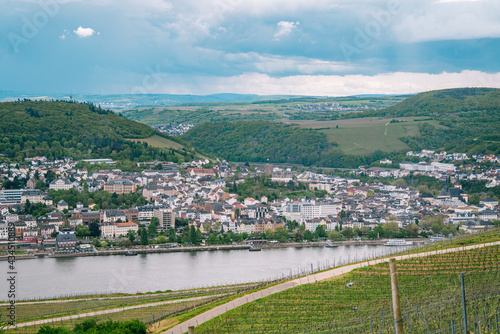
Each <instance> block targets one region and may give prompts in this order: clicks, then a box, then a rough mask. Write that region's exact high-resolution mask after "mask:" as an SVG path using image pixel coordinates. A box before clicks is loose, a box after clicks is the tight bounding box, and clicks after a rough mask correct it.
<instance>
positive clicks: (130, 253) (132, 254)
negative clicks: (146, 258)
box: [125, 250, 137, 256]
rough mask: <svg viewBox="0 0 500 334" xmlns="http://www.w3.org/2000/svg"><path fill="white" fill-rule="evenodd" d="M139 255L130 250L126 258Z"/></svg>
mask: <svg viewBox="0 0 500 334" xmlns="http://www.w3.org/2000/svg"><path fill="white" fill-rule="evenodd" d="M136 255H137V253H136V252H132V251H130V250H128V251H127V252H126V253H125V256H136Z"/></svg>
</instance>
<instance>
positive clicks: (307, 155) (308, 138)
mask: <svg viewBox="0 0 500 334" xmlns="http://www.w3.org/2000/svg"><path fill="white" fill-rule="evenodd" d="M181 138H182V139H184V140H185V141H187V142H189V143H191V144H192V145H193V146H194V147H197V148H200V149H201V150H203V151H204V152H207V153H212V154H214V155H217V156H219V157H222V158H224V159H227V160H230V161H241V162H244V161H253V162H275V163H293V164H303V165H306V166H324V167H357V166H359V165H365V164H370V163H372V162H374V161H376V160H379V159H381V157H383V156H384V153H382V152H381V151H376V152H374V153H372V154H370V155H365V156H353V155H346V154H343V153H342V152H341V151H340V150H339V149H338V148H337V145H336V143H334V142H331V141H328V139H327V136H326V135H325V134H324V133H322V132H320V131H318V130H315V129H303V128H300V127H297V126H294V125H286V124H283V123H276V122H270V121H237V122H226V121H224V122H207V123H203V124H201V125H198V126H196V127H194V128H193V129H191V130H189V131H188V132H186V133H185V134H184V135H183V136H181Z"/></svg>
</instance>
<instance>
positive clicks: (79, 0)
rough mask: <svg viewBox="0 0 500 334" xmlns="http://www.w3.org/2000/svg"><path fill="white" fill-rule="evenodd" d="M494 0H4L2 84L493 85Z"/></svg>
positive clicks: (327, 89) (96, 87) (147, 89)
mask: <svg viewBox="0 0 500 334" xmlns="http://www.w3.org/2000/svg"><path fill="white" fill-rule="evenodd" d="M499 59H500V1H498V0H366V1H361V0H211V1H210V0H169V1H167V0H0V90H14V91H25V92H34V93H67V92H72V93H74V94H77V93H80V94H101V93H104V94H136V93H170V94H213V93H254V94H264V95H269V94H294V95H298V94H301V95H302V94H303V95H329V96H341V95H354V94H406V93H417V92H420V91H425V90H431V89H439V88H451V87H471V86H486V87H498V88H500V61H499Z"/></svg>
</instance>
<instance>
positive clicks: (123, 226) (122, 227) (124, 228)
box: [115, 223, 139, 237]
mask: <svg viewBox="0 0 500 334" xmlns="http://www.w3.org/2000/svg"><path fill="white" fill-rule="evenodd" d="M115 226H116V232H115V235H116V237H120V236H126V235H127V233H128V231H130V230H131V231H134V232H137V231H138V230H139V225H137V224H136V223H116V224H115Z"/></svg>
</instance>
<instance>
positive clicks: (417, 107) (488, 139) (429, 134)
mask: <svg viewBox="0 0 500 334" xmlns="http://www.w3.org/2000/svg"><path fill="white" fill-rule="evenodd" d="M355 116H356V117H359V116H364V117H373V116H376V117H383V118H395V117H410V116H425V117H428V119H429V120H435V121H439V125H441V127H438V126H434V125H432V124H430V122H428V123H426V122H423V123H422V124H420V125H419V131H420V135H419V136H406V137H402V138H401V140H402V141H403V142H405V143H406V144H407V145H408V146H409V147H410V148H412V149H415V150H417V149H423V148H430V149H445V150H447V151H456V152H458V151H461V152H467V153H471V154H474V153H477V154H486V153H492V154H500V145H499V144H500V133H498V129H500V89H493V88H458V89H446V90H438V91H431V92H425V93H421V94H418V95H415V96H412V97H410V98H408V99H406V100H404V101H402V102H400V103H398V104H397V105H395V106H392V107H389V108H386V109H383V110H377V111H367V112H364V113H362V114H358V115H355Z"/></svg>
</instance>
